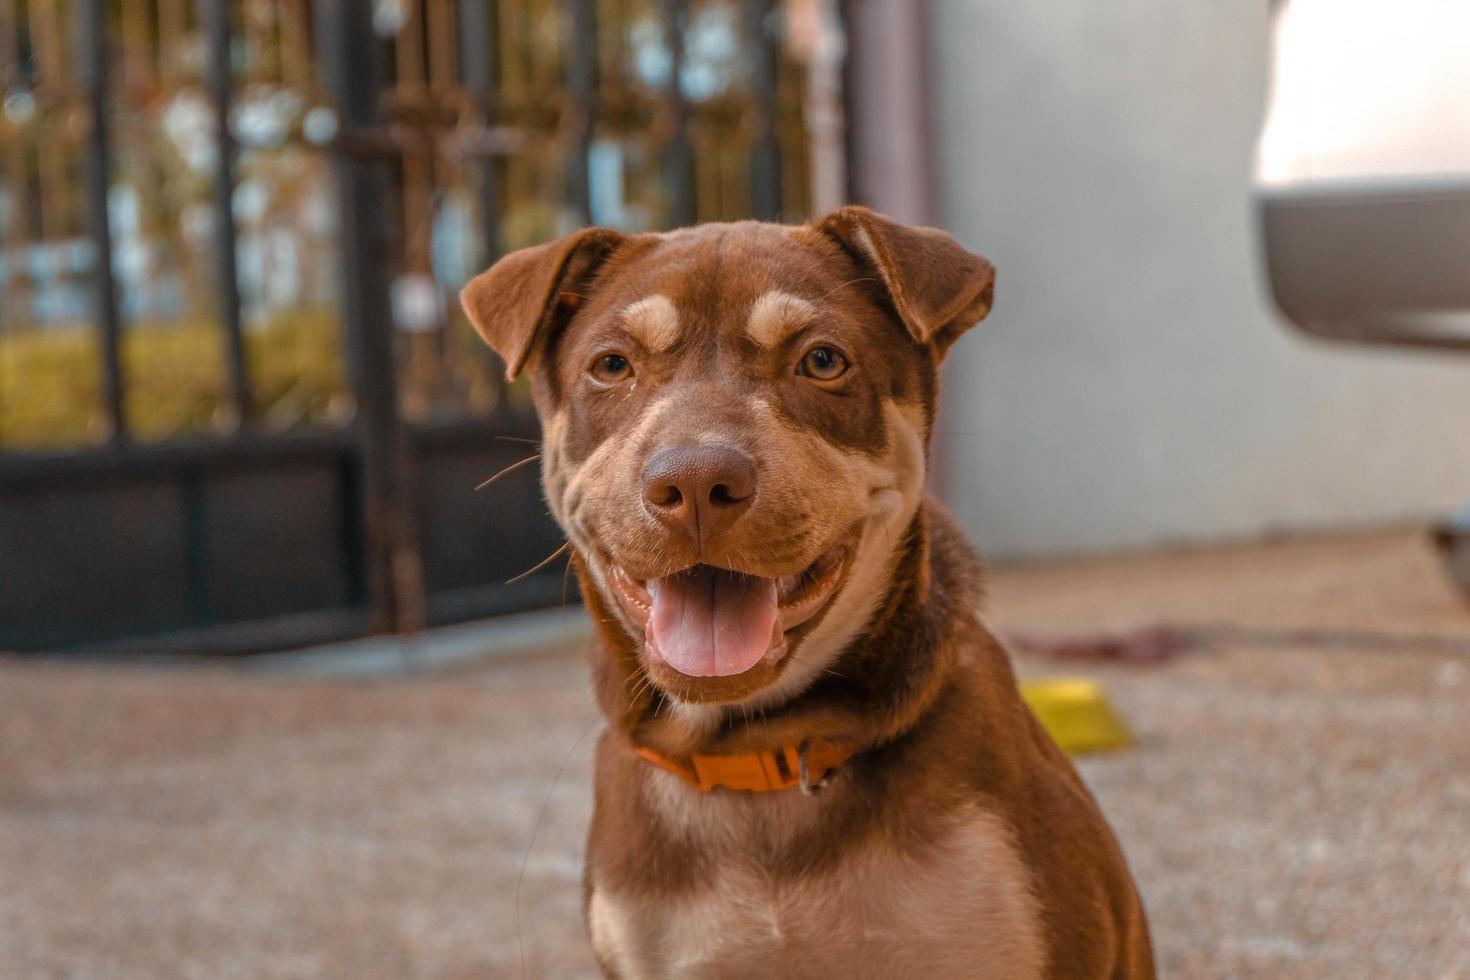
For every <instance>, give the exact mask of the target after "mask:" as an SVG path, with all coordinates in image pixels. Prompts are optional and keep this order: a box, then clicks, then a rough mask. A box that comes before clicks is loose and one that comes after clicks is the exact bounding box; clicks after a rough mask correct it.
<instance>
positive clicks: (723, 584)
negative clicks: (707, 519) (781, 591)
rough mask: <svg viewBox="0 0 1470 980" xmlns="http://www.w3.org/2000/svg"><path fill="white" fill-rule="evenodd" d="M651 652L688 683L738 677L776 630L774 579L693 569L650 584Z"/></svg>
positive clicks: (756, 659)
mask: <svg viewBox="0 0 1470 980" xmlns="http://www.w3.org/2000/svg"><path fill="white" fill-rule="evenodd" d="M648 593H649V595H650V596H651V597H652V599H653V613H652V615H650V616H649V618H648V639H649V640H650V641H652V643H653V647H654V652H655V653H657V654H658V655H659V656H660V657H662V658H663V660H664V662H665V663H667V664H668V665H669V666H670V667H672V668H674V669H675V670H677V671H678V672H679V673H681V674H688V675H689V676H690V677H730V676H733V675H735V674H743V673H745V672H746V671H747V670H749V669H750V668H752V667H754V666H755V665H756V664H758V663H760V659H761V657H762V656H764V655H765V652H766V650H767V649H768V648H769V647H770V645H771V631H772V629H773V628H774V627H775V625H776V616H777V614H778V609H777V605H776V582H775V580H774V579H768V578H758V577H756V576H754V575H741V574H739V573H737V572H728V571H724V570H723V569H717V568H711V567H710V566H708V565H696V566H694V567H693V568H691V569H689V570H688V571H684V572H680V573H679V574H678V575H670V576H668V577H667V578H661V579H650V580H649V582H648Z"/></svg>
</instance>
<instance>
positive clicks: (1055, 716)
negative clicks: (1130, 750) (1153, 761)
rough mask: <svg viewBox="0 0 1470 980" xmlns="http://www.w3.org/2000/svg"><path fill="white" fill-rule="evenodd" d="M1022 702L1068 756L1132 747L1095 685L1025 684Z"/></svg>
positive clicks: (1068, 681) (1048, 680) (1059, 680)
mask: <svg viewBox="0 0 1470 980" xmlns="http://www.w3.org/2000/svg"><path fill="white" fill-rule="evenodd" d="M1021 700H1023V701H1025V702H1026V704H1027V706H1028V707H1030V709H1031V711H1032V713H1033V714H1035V715H1036V720H1037V721H1039V722H1041V727H1043V728H1045V729H1046V730H1047V732H1048V733H1049V734H1050V735H1051V737H1052V738H1053V739H1055V740H1056V743H1057V745H1059V746H1061V747H1062V750H1063V751H1065V752H1068V753H1071V754H1078V753H1083V752H1102V751H1106V750H1108V749H1122V748H1127V747H1128V746H1130V745H1132V744H1133V736H1132V735H1130V734H1129V732H1128V729H1127V727H1126V726H1124V724H1123V720H1122V719H1121V718H1119V717H1118V714H1117V712H1115V711H1114V710H1113V707H1112V705H1110V704H1109V703H1108V699H1107V697H1106V696H1105V695H1104V694H1103V691H1102V688H1101V687H1099V686H1098V685H1097V684H1096V683H1094V682H1093V681H1090V680H1086V679H1085V678H1072V677H1045V678H1038V679H1036V680H1030V681H1022V682H1021Z"/></svg>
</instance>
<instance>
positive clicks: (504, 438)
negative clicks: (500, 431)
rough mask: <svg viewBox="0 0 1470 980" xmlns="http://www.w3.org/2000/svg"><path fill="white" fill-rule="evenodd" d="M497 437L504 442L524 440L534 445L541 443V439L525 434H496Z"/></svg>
mask: <svg viewBox="0 0 1470 980" xmlns="http://www.w3.org/2000/svg"><path fill="white" fill-rule="evenodd" d="M495 438H496V439H499V440H501V441H502V442H524V443H528V444H530V445H532V446H539V445H541V440H540V439H527V438H525V437H524V436H496V437H495Z"/></svg>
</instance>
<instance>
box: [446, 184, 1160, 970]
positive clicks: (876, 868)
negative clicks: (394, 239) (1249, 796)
mask: <svg viewBox="0 0 1470 980" xmlns="http://www.w3.org/2000/svg"><path fill="white" fill-rule="evenodd" d="M992 282H993V272H992V270H991V269H990V266H989V264H988V263H986V262H985V261H984V260H983V259H980V258H979V257H977V256H973V255H971V254H970V253H968V252H965V251H964V250H963V249H961V248H960V247H959V246H958V245H957V244H956V243H955V242H954V241H953V239H951V238H949V236H947V235H945V234H944V233H942V232H938V231H935V230H932V229H912V228H905V227H903V226H901V225H897V224H895V223H893V222H890V221H888V220H887V219H884V218H882V217H881V216H878V215H874V214H873V213H872V212H869V211H866V210H864V209H861V208H845V209H843V210H841V211H839V212H836V213H835V214H833V215H831V216H828V217H827V218H825V219H823V220H821V221H819V222H816V223H814V224H813V225H811V226H806V227H803V228H795V229H792V228H784V227H780V226H773V225H760V224H754V223H744V224H738V225H712V226H704V227H701V228H696V229H688V230H684V231H680V232H675V233H670V234H667V235H637V236H621V235H618V234H617V233H614V232H608V231H606V230H600V229H594V230H591V231H586V232H581V233H578V234H577V235H573V236H569V237H568V238H566V239H561V240H559V241H557V242H553V243H551V244H549V245H545V246H540V247H539V248H536V249H528V250H525V251H524V252H520V253H515V254H514V255H512V256H509V257H508V258H506V259H504V260H502V261H501V262H500V263H498V264H497V265H496V266H495V267H493V268H492V269H491V270H490V271H489V272H487V273H485V274H484V275H483V276H481V277H479V278H478V279H477V280H476V281H475V282H473V283H472V284H471V285H470V286H469V287H467V288H466V291H465V306H466V309H467V310H468V311H469V312H470V315H471V318H472V320H473V321H474V322H475V324H476V326H477V327H478V328H479V329H480V330H481V332H482V333H483V334H484V335H485V337H486V339H487V340H488V341H489V342H490V343H491V344H492V346H494V347H495V348H496V349H497V350H498V351H500V352H501V354H502V355H503V356H504V357H505V358H506V361H507V363H508V364H509V366H510V368H511V371H512V372H514V371H516V370H517V369H519V368H520V367H522V366H527V367H529V369H530V370H531V372H532V379H533V391H534V394H535V397H536V403H537V408H538V411H539V413H540V414H541V417H542V420H543V426H544V430H545V444H544V446H543V451H544V457H545V464H544V466H545V469H544V478H545V483H546V490H547V497H548V500H549V502H550V503H551V507H552V512H553V514H555V515H556V517H557V518H558V520H559V521H560V522H561V523H562V525H563V527H564V528H566V530H567V533H568V536H569V538H570V540H571V541H572V543H573V545H574V555H575V567H576V569H577V573H578V576H579V578H580V580H581V583H582V587H583V593H584V596H585V597H586V602H587V605H588V609H589V612H590V613H591V615H592V617H593V619H594V621H595V622H596V623H597V624H598V630H599V634H600V637H601V650H600V651H599V654H598V656H597V657H596V658H595V659H594V668H593V674H594V682H595V687H596V692H597V696H598V701H599V704H600V705H601V707H602V710H603V711H604V713H605V714H606V715H607V717H608V719H609V721H610V723H611V724H610V726H609V728H608V730H607V732H605V733H604V735H603V737H602V740H601V743H600V744H599V748H598V753H597V772H596V787H597V802H596V809H595V812H594V817H593V824H592V828H591V833H590V837H589V845H588V866H587V877H586V886H587V904H588V913H589V919H590V925H591V932H592V937H593V943H594V948H595V950H596V952H597V954H598V957H599V961H600V962H601V963H602V965H603V968H604V970H605V972H607V974H608V975H609V976H615V975H618V971H619V970H625V971H628V972H629V975H630V980H631V977H632V976H645V975H647V976H665V975H667V976H685V975H690V976H694V975H698V976H755V975H760V976H793V977H794V976H823V975H831V974H833V973H835V972H840V973H841V974H842V975H848V976H883V975H897V973H912V974H914V975H918V974H920V973H922V974H924V975H929V976H1038V975H1044V976H1049V977H1128V978H1134V977H1150V976H1152V975H1153V962H1152V954H1151V951H1150V947H1149V939H1148V931H1147V926H1146V923H1145V921H1144V915H1143V910H1142V905H1141V903H1140V901H1139V899H1138V897H1137V894H1136V892H1135V890H1134V888H1133V885H1132V881H1131V879H1130V877H1129V874H1128V870H1127V867H1126V865H1125V863H1124V861H1123V858H1122V855H1121V853H1120V852H1119V849H1118V847H1117V844H1116V842H1115V841H1114V839H1113V837H1112V835H1111V833H1110V832H1109V830H1108V828H1107V825H1106V823H1105V822H1104V820H1103V818H1102V816H1101V814H1100V813H1099V812H1098V809H1097V807H1096V805H1095V803H1094V802H1093V800H1092V798H1091V796H1090V795H1089V793H1088V792H1087V789H1086V788H1085V786H1084V785H1083V784H1082V782H1081V780H1080V779H1079V778H1078V776H1077V775H1076V773H1075V771H1074V770H1073V768H1072V766H1071V764H1070V763H1069V762H1068V760H1067V759H1066V757H1065V756H1064V755H1063V754H1062V753H1061V752H1060V751H1059V750H1058V749H1057V748H1056V746H1055V745H1054V744H1053V743H1052V741H1051V740H1050V738H1049V737H1048V736H1047V735H1046V734H1045V732H1044V731H1043V730H1042V729H1041V728H1040V727H1039V725H1037V723H1036V722H1035V720H1034V718H1033V717H1032V716H1031V714H1030V713H1029V712H1028V711H1027V709H1026V708H1025V706H1024V705H1023V703H1022V702H1021V700H1020V698H1019V696H1018V694H1017V691H1016V683H1015V678H1014V676H1013V674H1012V671H1011V667H1010V662H1009V659H1008V658H1007V656H1006V654H1005V652H1004V650H1003V649H1001V647H1000V646H999V644H998V643H997V642H996V640H995V639H994V638H993V637H992V636H991V635H990V634H989V633H988V632H987V631H986V629H985V627H984V625H983V624H982V622H981V621H980V618H979V614H978V608H979V603H980V598H981V594H980V592H981V590H980V568H979V563H978V561H977V559H976V558H975V556H974V554H973V552H972V550H971V549H970V547H969V546H968V544H966V542H965V541H964V539H963V537H962V535H961V534H960V532H959V531H958V530H957V529H956V527H955V526H954V524H953V522H952V521H951V520H950V519H949V517H948V516H947V515H946V514H945V513H944V512H943V510H942V509H941V508H940V507H939V506H938V505H937V504H935V503H934V502H932V501H924V500H921V487H922V480H923V467H924V459H923V457H924V454H925V452H926V447H927V444H928V439H929V430H930V429H931V427H932V424H933V418H934V405H935V397H936V389H937V367H938V362H939V360H940V358H941V357H942V356H943V353H944V351H945V350H946V349H947V348H948V346H949V345H950V344H952V343H953V342H954V341H955V340H956V339H957V338H958V336H959V335H960V334H961V333H962V332H963V331H964V330H965V329H966V328H968V327H969V326H970V325H971V324H972V323H973V322H975V321H976V320H978V319H980V318H981V317H983V316H984V315H985V313H986V312H987V311H988V310H989V307H990V301H991V291H992ZM776 291H779V292H780V293H781V294H786V295H791V296H794V297H796V299H798V300H800V301H801V302H800V303H794V304H793V303H789V302H787V301H786V300H785V299H784V298H781V299H780V301H779V302H775V303H769V302H768V303H764V304H762V302H761V297H763V296H768V295H769V294H771V293H773V292H776ZM654 295H658V296H663V297H666V298H667V299H668V301H669V302H670V303H671V304H672V306H673V308H674V310H675V311H676V321H675V322H673V323H672V324H668V323H661V324H660V330H659V332H658V337H659V338H660V343H659V345H658V348H659V349H653V348H652V347H643V346H640V344H639V340H638V338H637V337H635V336H632V335H630V334H629V333H628V331H627V330H626V329H624V326H625V324H624V321H623V319H622V317H621V314H622V311H624V310H627V309H628V308H629V307H632V306H635V304H637V303H639V302H640V301H641V300H644V299H645V298H647V297H649V296H654ZM660 302H661V301H660ZM808 306H809V307H810V309H808V308H807V307H808ZM757 307H760V308H761V309H762V310H764V311H765V312H764V313H762V316H767V315H769V313H770V311H771V310H773V309H774V310H780V309H786V308H790V309H793V310H797V311H799V312H800V313H801V315H802V316H803V317H804V319H803V320H802V321H801V322H800V323H793V324H791V325H790V326H791V329H790V330H782V329H780V327H781V325H780V324H771V323H764V324H762V325H761V326H760V328H759V329H758V330H757V331H756V334H757V336H759V337H764V338H768V339H769V338H777V339H778V341H779V342H774V343H769V344H763V343H759V342H757V341H756V339H753V337H752V334H751V333H750V332H749V331H748V329H747V328H748V326H749V322H748V318H749V316H750V313H751V310H752V309H755V308H757ZM813 310H815V314H814V315H813V314H812V311H813ZM808 320H809V321H810V322H807V321H808ZM670 326H672V327H674V328H676V337H675V339H674V342H673V343H671V344H668V343H664V342H663V341H665V340H667V333H668V329H667V328H669V327H670ZM788 333H789V334H790V336H789V337H788V336H786V335H787V334H788ZM814 343H827V344H831V345H833V346H835V347H837V348H838V349H840V350H843V351H845V352H847V353H849V354H850V355H852V358H851V359H852V362H853V364H852V367H851V368H850V369H849V370H848V372H847V373H846V374H844V375H843V376H842V377H840V378H838V379H837V380H836V381H834V382H831V383H828V382H826V381H823V382H821V383H817V382H813V381H811V380H810V379H809V378H806V377H800V376H799V371H795V370H793V365H794V364H798V363H799V362H800V358H801V355H802V351H804V350H808V349H810V347H811V346H812V345H813V344H814ZM608 351H616V352H618V353H621V354H625V355H626V356H628V357H629V359H630V360H631V361H632V362H633V364H634V368H633V374H632V375H631V376H630V377H629V378H627V379H625V380H620V381H618V382H617V383H616V384H605V383H601V382H594V381H589V380H588V377H587V371H588V365H589V364H593V363H595V362H596V361H597V359H598V358H599V357H600V356H602V354H603V353H605V352H608ZM709 439H717V440H720V441H722V442H724V443H728V444H733V445H736V446H738V447H739V448H740V449H741V451H743V452H746V453H748V454H749V455H750V456H751V457H752V458H754V459H755V460H756V461H757V464H758V467H759V488H760V489H759V490H758V493H757V496H756V499H755V502H754V506H752V507H751V508H750V510H749V511H748V512H747V513H744V514H742V516H741V517H740V518H739V519H738V520H736V521H735V522H734V523H733V525H732V526H731V528H730V530H729V531H728V532H724V533H722V534H721V535H720V536H719V537H718V539H717V540H709V541H706V540H703V539H700V538H695V539H693V540H686V539H682V538H679V537H678V536H677V535H673V534H670V533H668V532H667V530H666V529H664V528H662V527H660V526H659V525H658V524H657V523H656V522H654V521H652V520H651V519H650V518H649V516H648V515H647V514H646V513H645V511H646V508H641V507H640V506H639V502H638V501H639V497H638V494H637V490H636V483H637V480H636V473H637V467H638V466H640V465H641V464H642V461H643V460H644V459H646V457H647V456H648V454H649V453H651V452H652V451H653V450H654V449H656V448H658V447H659V446H664V445H669V444H671V443H687V442H699V441H700V440H705V441H707V440H709ZM842 546H845V547H847V549H848V552H847V553H848V554H849V556H850V557H849V564H848V566H847V567H846V570H845V572H844V578H843V579H842V580H841V582H839V584H838V585H837V588H836V591H835V592H834V594H833V597H832V598H830V599H829V600H827V603H828V604H827V605H826V606H825V607H824V609H823V611H822V612H820V613H819V614H818V615H817V616H816V617H815V618H814V619H813V620H811V621H809V622H807V623H804V624H803V625H801V626H799V627H797V628H795V629H793V630H791V631H790V633H789V634H788V635H787V637H786V638H785V642H786V644H787V646H786V650H787V652H786V653H785V654H784V655H783V656H781V657H780V658H779V659H777V660H775V661H774V662H772V661H763V662H762V663H761V664H760V665H759V666H758V667H757V668H753V669H752V670H750V671H748V672H746V673H745V674H741V675H737V676H734V677H718V678H687V677H684V676H683V675H680V674H678V673H677V672H676V671H673V670H672V669H671V668H669V667H668V666H667V665H664V664H662V663H660V662H659V661H658V660H657V659H656V658H654V657H652V656H651V655H650V654H649V653H648V651H647V650H646V649H645V648H644V643H643V637H642V634H641V632H639V631H638V630H637V629H636V628H634V626H633V625H632V624H631V621H630V620H629V619H628V614H627V611H626V609H625V608H624V607H623V606H622V605H620V603H619V600H618V599H617V598H615V596H614V594H613V591H612V589H611V587H610V585H609V574H610V573H609V571H608V570H609V569H610V568H611V567H612V563H613V562H616V563H617V566H618V567H620V568H623V569H625V570H627V571H628V572H629V573H630V574H634V575H635V576H636V577H637V578H639V579H645V578H652V577H657V576H660V575H664V574H669V573H671V572H674V571H677V570H678V569H680V568H683V567H686V566H687V565H689V564H691V563H693V562H696V561H704V562H712V563H715V564H719V565H723V566H725V567H729V568H735V569H738V570H740V571H743V572H747V573H749V574H754V575H762V576H769V577H779V576H782V575H792V574H795V573H797V572H799V571H801V570H802V569H803V568H805V567H807V566H808V565H810V564H811V563H812V562H813V561H814V560H816V559H817V558H818V557H819V556H820V555H822V554H823V553H824V552H826V551H827V550H828V549H830V548H833V547H842ZM818 734H819V735H821V736H824V737H827V738H836V739H843V740H848V741H850V742H852V743H853V744H855V745H856V746H858V752H857V754H856V755H854V756H853V757H852V758H851V760H850V761H849V762H848V763H847V764H846V765H844V766H843V767H842V768H841V770H840V771H839V775H838V777H837V778H836V779H835V780H833V782H832V783H831V785H830V786H828V787H827V788H826V789H825V790H823V791H822V792H821V793H820V794H819V795H816V796H810V797H809V796H804V795H801V794H800V793H799V792H798V791H796V790H786V791H782V792H777V793H759V794H749V793H741V792H736V791H730V790H723V789H715V790H713V791H709V792H707V793H702V792H700V791H699V790H697V789H694V788H693V787H690V786H688V785H686V784H684V783H682V782H680V781H679V780H678V778H677V777H676V776H673V775H670V774H669V773H667V772H664V771H663V770H661V769H657V768H655V767H653V766H651V765H649V764H648V763H647V762H645V761H644V760H642V759H640V758H639V757H638V756H637V755H636V754H635V747H637V746H643V747H647V748H651V749H654V750H657V751H659V752H662V753H665V754H667V755H674V756H677V755H681V754H684V755H687V754H689V753H693V752H699V753H704V754H725V753H737V752H744V751H751V750H762V749H769V748H772V747H778V746H783V745H795V744H798V743H799V742H801V741H802V740H803V739H805V738H807V737H810V736H813V735H818ZM681 910H683V911H682V912H681Z"/></svg>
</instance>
